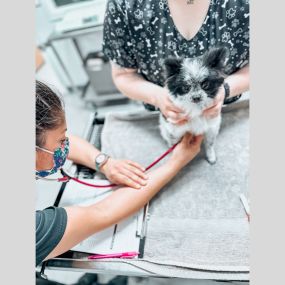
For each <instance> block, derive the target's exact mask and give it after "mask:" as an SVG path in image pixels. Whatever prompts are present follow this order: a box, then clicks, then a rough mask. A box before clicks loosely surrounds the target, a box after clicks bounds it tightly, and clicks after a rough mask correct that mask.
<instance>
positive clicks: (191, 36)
mask: <svg viewBox="0 0 285 285" xmlns="http://www.w3.org/2000/svg"><path fill="white" fill-rule="evenodd" d="M219 45H223V46H226V47H227V48H228V50H229V51H230V56H229V59H228V64H227V70H226V74H227V75H228V76H227V78H226V79H225V82H224V87H223V88H220V89H219V91H218V94H217V96H216V98H215V101H214V103H213V105H212V106H211V107H210V108H209V109H207V110H205V111H204V115H205V116H207V117H210V118H211V117H215V116H217V115H218V114H219V113H220V112H221V108H222V106H223V104H228V103H231V102H234V101H236V100H238V99H239V98H240V96H241V95H240V94H241V93H243V92H245V91H246V90H248V89H249V0H157V1H152V0H109V1H108V3H107V10H106V15H105V23H104V42H103V51H104V53H105V55H106V56H107V57H108V58H109V59H110V61H111V65H112V76H113V80H114V83H115V84H116V86H117V88H118V89H119V90H120V91H121V92H122V93H123V94H125V95H126V96H127V97H129V98H131V99H135V100H139V101H142V102H144V105H145V106H146V108H147V109H152V110H155V109H160V111H161V112H162V113H163V115H164V116H165V117H166V118H168V119H171V120H172V122H175V123H177V124H183V123H184V122H186V121H187V120H188V119H189V118H188V117H185V115H184V114H183V111H182V110H181V109H180V108H178V107H176V106H175V105H174V104H173V103H172V102H171V100H170V99H169V96H168V90H167V89H166V88H164V81H165V79H164V75H163V73H164V66H163V65H164V60H165V59H166V58H168V57H170V56H172V57H173V56H175V57H190V58H192V57H196V56H201V55H202V54H204V52H205V51H207V50H208V49H209V48H210V47H212V46H219Z"/></svg>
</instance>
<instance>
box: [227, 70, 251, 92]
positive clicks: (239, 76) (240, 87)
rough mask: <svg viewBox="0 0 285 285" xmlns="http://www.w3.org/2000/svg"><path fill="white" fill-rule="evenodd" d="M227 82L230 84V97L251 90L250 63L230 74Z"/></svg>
mask: <svg viewBox="0 0 285 285" xmlns="http://www.w3.org/2000/svg"><path fill="white" fill-rule="evenodd" d="M225 82H227V83H228V84H229V86H230V97H233V96H236V95H239V94H241V93H243V92H245V91H247V90H249V65H246V66H245V67H243V68H241V69H240V70H238V71H237V72H235V73H233V74H231V75H229V76H228V77H227V78H226V79H225Z"/></svg>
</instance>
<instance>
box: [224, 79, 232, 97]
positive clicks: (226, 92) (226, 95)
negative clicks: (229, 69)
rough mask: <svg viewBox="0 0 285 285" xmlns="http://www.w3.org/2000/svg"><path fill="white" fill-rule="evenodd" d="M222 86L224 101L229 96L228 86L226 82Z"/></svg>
mask: <svg viewBox="0 0 285 285" xmlns="http://www.w3.org/2000/svg"><path fill="white" fill-rule="evenodd" d="M223 85H224V89H225V100H226V99H228V98H229V96H230V86H229V84H228V83H227V82H225V83H224V84H223Z"/></svg>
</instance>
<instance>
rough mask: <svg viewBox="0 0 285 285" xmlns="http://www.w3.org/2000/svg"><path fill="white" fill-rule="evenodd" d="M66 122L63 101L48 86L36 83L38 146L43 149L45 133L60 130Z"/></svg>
mask: <svg viewBox="0 0 285 285" xmlns="http://www.w3.org/2000/svg"><path fill="white" fill-rule="evenodd" d="M64 120H65V115H64V105H63V101H62V99H61V98H60V97H59V96H58V95H57V94H56V93H55V92H54V91H52V90H51V88H50V87H48V86H47V85H46V84H44V83H42V82H40V81H38V80H37V81H36V145H37V146H40V147H43V146H44V144H45V132H46V131H48V130H54V129H56V128H58V127H59V126H60V125H61V124H62V123H63V122H64Z"/></svg>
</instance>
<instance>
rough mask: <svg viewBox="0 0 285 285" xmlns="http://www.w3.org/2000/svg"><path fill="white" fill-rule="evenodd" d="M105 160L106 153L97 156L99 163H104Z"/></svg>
mask: <svg viewBox="0 0 285 285" xmlns="http://www.w3.org/2000/svg"><path fill="white" fill-rule="evenodd" d="M104 160H105V155H104V154H100V155H98V156H97V158H96V162H97V163H99V164H100V163H102V162H103V161H104Z"/></svg>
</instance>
